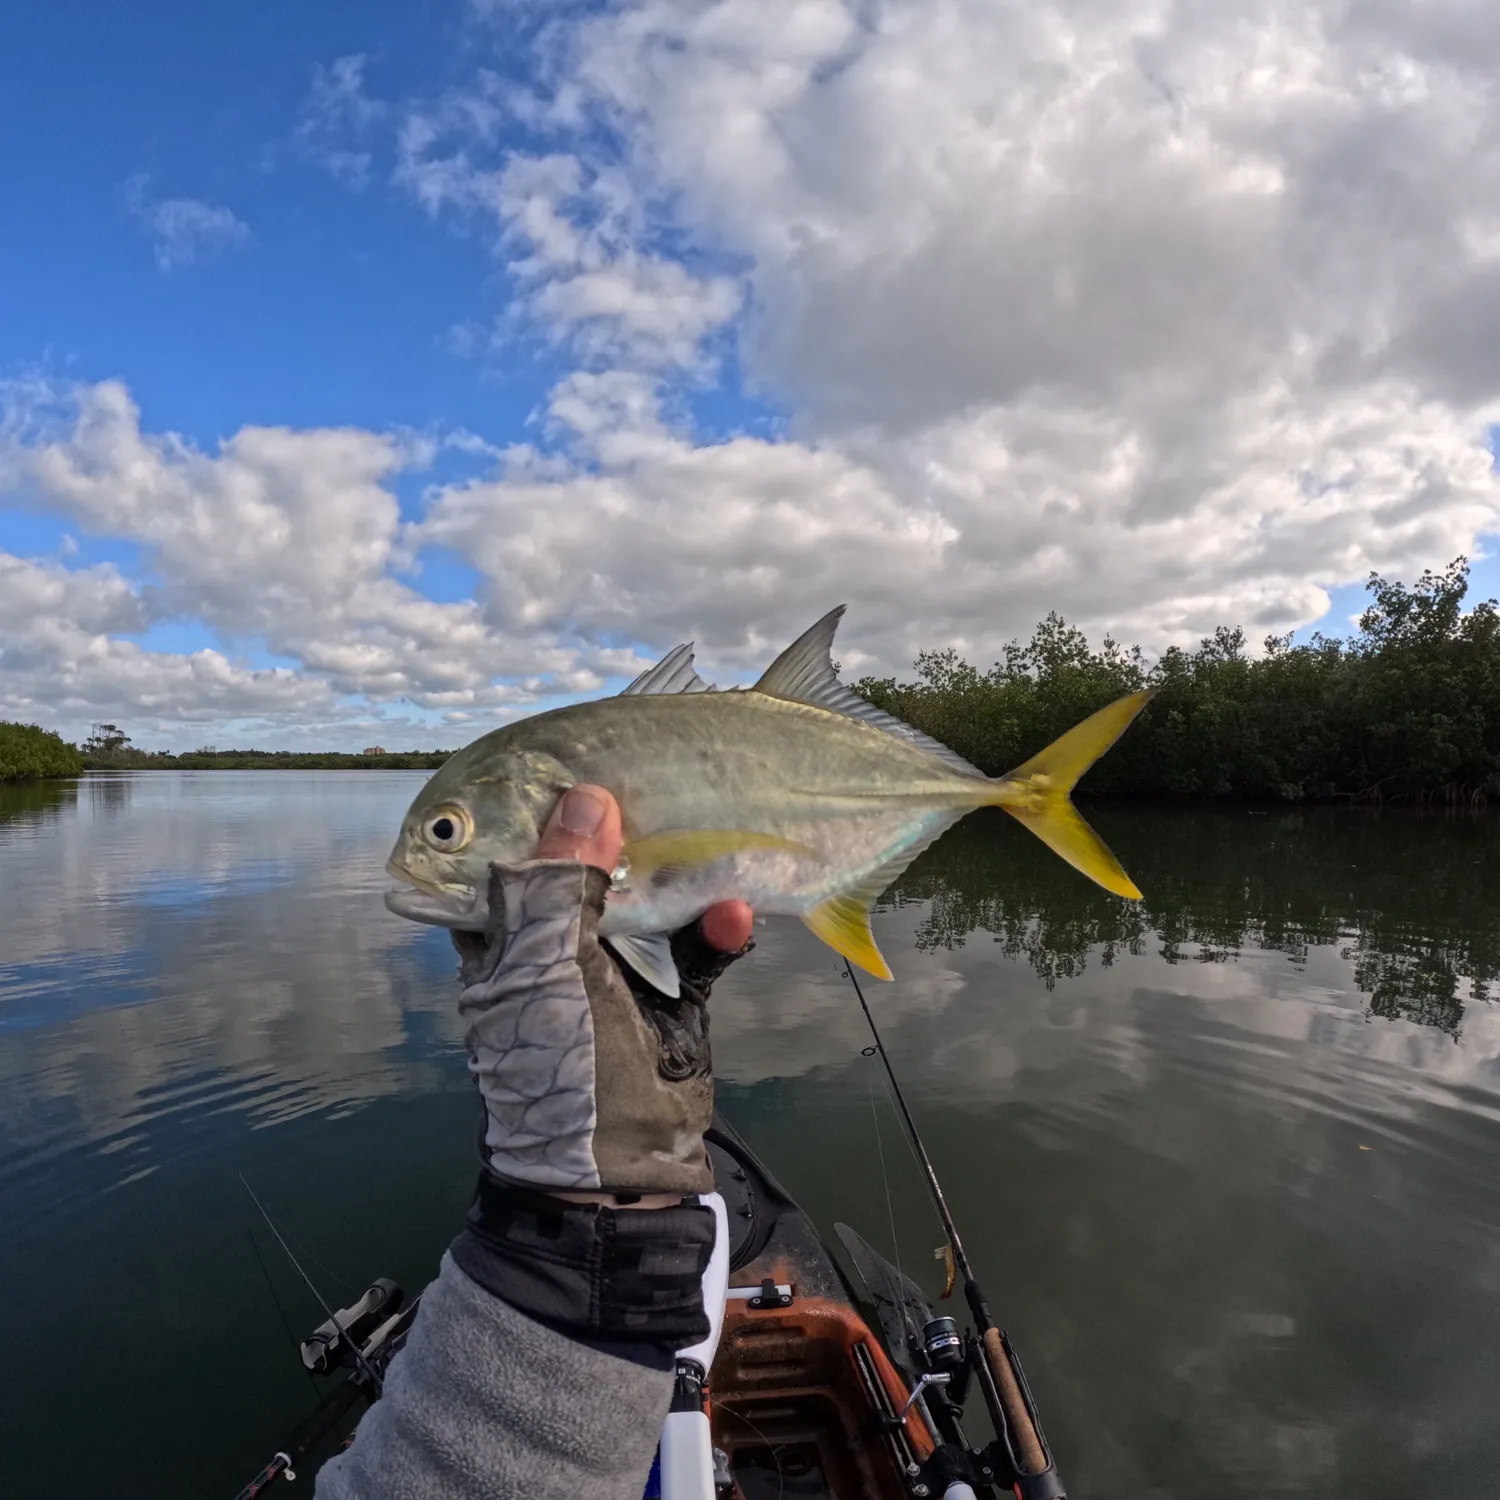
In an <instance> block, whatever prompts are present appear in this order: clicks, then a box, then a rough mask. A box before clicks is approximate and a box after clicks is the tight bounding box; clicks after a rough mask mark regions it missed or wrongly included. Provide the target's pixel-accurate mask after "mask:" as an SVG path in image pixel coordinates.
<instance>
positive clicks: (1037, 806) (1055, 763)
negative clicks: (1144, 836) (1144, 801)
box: [980, 688, 1155, 901]
mask: <svg viewBox="0 0 1500 1500" xmlns="http://www.w3.org/2000/svg"><path fill="white" fill-rule="evenodd" d="M1154 696H1155V693H1154V690H1152V689H1149V688H1148V689H1147V690H1146V691H1144V692H1140V693H1131V694H1130V695H1129V697H1126V698H1119V699H1116V701H1115V702H1113V703H1111V704H1110V705H1109V707H1108V708H1101V709H1100V710H1099V712H1098V713H1096V714H1090V715H1089V717H1088V718H1086V719H1085V720H1084V721H1083V723H1081V724H1078V725H1075V726H1074V727H1073V728H1072V729H1070V730H1069V731H1068V732H1067V733H1066V734H1065V735H1063V736H1062V738H1061V739H1057V740H1054V741H1053V742H1052V743H1051V744H1050V745H1048V746H1047V748H1046V749H1045V750H1043V751H1041V752H1040V753H1039V754H1037V755H1033V756H1032V757H1031V759H1030V760H1028V761H1027V762H1026V764H1025V765H1023V766H1017V767H1016V769H1015V770H1014V771H1012V772H1011V773H1010V774H1009V775H1008V776H1002V777H1000V778H999V779H998V780H996V781H993V782H991V783H990V788H989V795H987V796H986V797H985V798H984V800H983V802H982V803H981V804H980V805H981V806H993V807H1003V808H1004V809H1005V810H1006V812H1008V813H1009V814H1010V815H1011V817H1013V818H1015V819H1016V820H1017V821H1018V822H1021V823H1024V824H1025V825H1026V827H1028V828H1029V829H1030V830H1031V831H1032V832H1033V833H1034V834H1035V835H1036V836H1037V837H1038V838H1039V839H1040V840H1041V841H1042V842H1043V843H1044V844H1046V845H1047V847H1048V848H1049V849H1052V850H1054V851H1055V852H1056V853H1058V854H1060V855H1062V857H1063V858H1064V859H1065V860H1067V862H1068V863H1069V864H1070V865H1072V866H1073V868H1074V869H1075V870H1082V871H1083V873H1084V874H1085V875H1087V876H1088V877H1089V879H1090V880H1093V881H1096V882H1097V883H1098V884H1100V885H1102V886H1103V887H1104V889H1105V890H1107V891H1113V892H1114V894H1115V895H1117V896H1128V897H1130V899H1131V900H1132V901H1139V900H1140V898H1141V893H1140V891H1138V890H1137V889H1136V886H1135V882H1134V881H1133V880H1131V878H1130V877H1129V876H1128V875H1127V874H1126V873H1125V871H1124V870H1123V869H1121V868H1120V862H1119V860H1117V859H1116V858H1115V857H1114V855H1113V854H1111V853H1110V852H1109V850H1108V848H1106V847H1105V844H1104V840H1103V839H1101V838H1100V837H1099V835H1098V834H1097V833H1095V832H1094V830H1093V829H1092V828H1090V827H1089V825H1088V824H1087V823H1085V822H1084V821H1083V819H1082V818H1081V817H1079V815H1078V809H1077V808H1076V807H1074V806H1073V804H1072V803H1071V802H1070V801H1069V800H1068V793H1069V792H1071V791H1072V790H1073V786H1074V783H1075V782H1076V781H1077V780H1078V778H1079V777H1080V776H1082V775H1083V773H1084V772H1085V771H1087V770H1088V768H1089V767H1090V766H1091V765H1093V763H1094V762H1095V761H1096V760H1098V759H1099V757H1100V756H1101V755H1103V754H1104V752H1105V751H1106V750H1108V749H1109V747H1110V746H1111V745H1113V744H1114V742H1115V741H1116V740H1117V739H1119V737H1120V736H1121V735H1122V734H1123V733H1124V732H1125V730H1126V729H1127V728H1128V727H1129V725H1130V721H1131V720H1132V719H1133V718H1135V716H1136V715H1137V714H1138V713H1140V711H1141V710H1142V709H1143V708H1144V707H1145V706H1146V705H1147V703H1149V702H1150V701H1151V699H1152V698H1153V697H1154Z"/></svg>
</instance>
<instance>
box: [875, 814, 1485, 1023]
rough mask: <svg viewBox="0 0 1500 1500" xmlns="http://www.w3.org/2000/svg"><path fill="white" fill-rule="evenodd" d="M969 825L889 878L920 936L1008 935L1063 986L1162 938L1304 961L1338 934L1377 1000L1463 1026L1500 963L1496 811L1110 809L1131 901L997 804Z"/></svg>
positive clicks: (1225, 953)
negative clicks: (1017, 825)
mask: <svg viewBox="0 0 1500 1500" xmlns="http://www.w3.org/2000/svg"><path fill="white" fill-rule="evenodd" d="M998 816H999V815H993V816H988V815H987V816H985V817H975V818H972V819H969V820H968V821H966V822H965V823H964V824H962V825H960V826H959V827H958V828H957V829H955V830H954V831H953V832H952V833H951V834H950V835H949V836H948V837H947V838H945V839H944V840H943V841H942V843H941V844H940V845H939V846H938V847H937V848H936V849H935V850H934V851H933V852H932V855H931V857H929V858H927V859H924V860H921V861H919V862H918V863H917V864H916V865H914V866H913V867H912V869H911V870H909V871H908V872H907V874H906V875H905V876H904V877H903V878H902V880H901V881H900V882H899V883H898V884H897V886H896V887H895V888H894V889H893V890H892V891H891V892H890V894H889V897H888V900H889V901H890V902H891V903H892V904H894V905H898V906H899V905H903V904H910V903H917V902H920V903H926V904H927V910H926V912H925V914H924V916H923V918H922V920H921V921H920V923H919V924H918V927H917V932H916V936H915V942H916V945H917V947H918V948H919V949H920V950H922V951H924V952H931V951H933V950H936V949H949V950H951V949H954V948H957V947H960V946H961V945H962V944H963V943H964V942H965V941H966V940H967V939H968V938H970V937H972V936H974V935H975V934H980V933H982V934H986V935H988V936H991V937H993V938H994V940H995V941H996V942H997V943H998V944H999V945H1000V949H1001V951H1002V952H1003V953H1004V954H1005V955H1006V957H1008V958H1016V959H1024V960H1025V961H1026V962H1027V963H1029V964H1030V965H1031V967H1032V968H1033V969H1034V970H1035V971H1036V972H1037V974H1038V975H1040V976H1041V977H1042V978H1043V979H1044V980H1045V981H1046V982H1047V983H1048V986H1049V987H1051V986H1053V985H1055V984H1056V982H1057V981H1058V980H1059V979H1064V978H1072V977H1076V976H1077V975H1078V974H1080V973H1081V972H1082V971H1083V970H1084V968H1085V967H1086V966H1087V965H1088V964H1089V963H1098V964H1099V965H1101V966H1103V967H1106V968H1107V967H1109V966H1110V965H1111V964H1112V963H1114V962H1115V960H1116V959H1117V958H1118V957H1119V956H1120V955H1121V954H1126V953H1129V954H1136V955H1139V954H1142V953H1145V952H1146V951H1147V949H1148V947H1150V948H1151V949H1153V950H1154V951H1155V953H1156V955H1157V956H1158V957H1159V958H1160V959H1161V960H1162V961H1163V962H1165V963H1168V964H1177V963H1182V962H1195V963H1226V962H1228V961H1230V960H1233V959H1238V958H1239V957H1240V956H1241V955H1242V954H1243V952H1244V951H1245V950H1246V949H1251V948H1256V949H1262V950H1268V951H1272V952H1276V953H1282V954H1285V955H1286V956H1287V957H1288V958H1289V959H1291V960H1292V961H1293V962H1294V963H1295V964H1298V965H1306V963H1307V962H1308V959H1309V956H1310V955H1311V953H1312V952H1313V950H1315V949H1318V948H1330V949H1336V950H1337V951H1338V953H1339V955H1340V956H1341V957H1342V958H1343V959H1345V960H1347V961H1348V962H1349V963H1350V964H1352V966H1353V967H1352V977H1353V983H1354V986H1355V987H1356V988H1357V989H1358V990H1359V991H1360V992H1361V993H1362V994H1364V995H1367V996H1368V997H1369V1007H1368V1011H1369V1014H1370V1015H1372V1016H1382V1017H1386V1018H1389V1019H1401V1020H1408V1021H1414V1022H1416V1023H1418V1024H1420V1025H1423V1026H1433V1027H1436V1028H1437V1029H1438V1030H1440V1031H1444V1032H1447V1033H1448V1034H1449V1035H1450V1036H1452V1037H1454V1038H1455V1039H1457V1037H1458V1036H1459V1034H1460V1032H1461V1029H1462V1024H1463V1019H1464V1010H1465V1004H1466V1003H1468V1004H1483V1003H1485V1002H1487V1001H1488V1000H1489V998H1490V986H1491V985H1492V984H1493V982H1494V981H1495V979H1496V978H1497V977H1500V839H1497V837H1496V834H1497V832H1500V824H1497V822H1496V820H1495V819H1493V818H1483V817H1480V818H1476V817H1468V816H1465V817H1443V816H1440V815H1422V814H1415V813H1407V814H1402V813H1386V814H1381V815H1374V814H1365V813H1359V812H1350V811H1343V810H1332V809H1317V810H1312V811H1305V812H1296V813H1287V812H1281V813H1269V814H1261V813H1254V812H1220V813H1214V814H1211V815H1210V814H1204V813H1192V814H1184V813H1182V812H1180V811H1178V810H1175V809H1145V810H1138V811H1132V812H1117V811H1112V812H1106V814H1105V815H1104V818H1103V819H1102V820H1101V822H1102V826H1105V827H1106V828H1107V829H1108V830H1109V836H1110V839H1111V841H1112V842H1113V843H1114V845H1115V846H1116V848H1117V850H1118V851H1119V852H1120V854H1121V856H1122V858H1123V860H1124V863H1125V865H1126V867H1127V868H1128V869H1129V870H1131V871H1132V873H1133V874H1134V875H1135V877H1136V880H1137V882H1138V884H1139V885H1140V886H1141V888H1142V890H1143V891H1144V893H1145V899H1144V900H1143V901H1141V902H1139V903H1135V902H1122V901H1117V900H1115V899H1114V898H1112V897H1110V896H1107V895H1106V894H1104V893H1103V892H1101V891H1099V890H1098V889H1097V888H1096V887H1093V886H1090V885H1088V884H1086V883H1085V882H1083V881H1081V880H1079V879H1078V878H1077V876H1076V875H1074V874H1073V873H1072V872H1071V871H1070V870H1068V869H1066V868H1065V867H1064V866H1063V865H1061V864H1060V863H1059V862H1058V861H1055V860H1053V861H1042V860H1037V859H1030V858H1020V859H1017V858H1016V857H1015V856H1016V845H1015V842H1014V840H1013V838H1010V837H1006V836H1004V833H1003V831H1002V830H1001V829H1000V828H999V827H998V825H997V824H996V822H995V821H994V819H995V818H996V817H998Z"/></svg>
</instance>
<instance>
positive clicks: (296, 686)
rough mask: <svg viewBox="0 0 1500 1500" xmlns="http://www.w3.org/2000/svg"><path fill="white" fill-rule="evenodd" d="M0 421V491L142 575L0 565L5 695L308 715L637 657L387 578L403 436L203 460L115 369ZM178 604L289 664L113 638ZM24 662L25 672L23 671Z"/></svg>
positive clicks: (558, 683)
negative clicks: (133, 556)
mask: <svg viewBox="0 0 1500 1500" xmlns="http://www.w3.org/2000/svg"><path fill="white" fill-rule="evenodd" d="M5 418H6V419H5V421H4V423H3V424H0V491H5V490H8V491H10V492H11V493H13V494H16V495H22V496H25V497H26V498H27V499H28V500H29V502H30V503H31V504H33V505H36V506H40V507H43V508H46V509H47V510H49V511H51V512H53V513H60V514H62V515H64V516H66V517H67V518H68V520H69V521H70V522H71V523H73V524H75V525H76V526H77V527H78V528H79V529H80V530H81V531H84V532H87V533H90V534H93V535H103V536H110V537H120V538H126V539H128V540H130V541H132V542H135V543H137V544H138V545H139V546H141V547H142V548H143V549H144V554H145V558H146V561H147V564H148V565H149V567H150V568H151V570H152V572H153V573H154V574H155V575H157V576H158V577H159V579H160V582H159V583H157V584H155V585H153V586H152V588H151V589H150V590H149V593H148V592H147V591H139V592H137V591H133V590H132V589H131V587H130V586H129V585H128V584H127V583H126V582H125V580H124V579H123V578H121V577H120V575H119V574H118V573H117V572H116V571H115V570H113V569H102V570H101V569H93V570H78V571H74V572H69V571H67V570H66V569H64V568H62V567H60V566H58V565H56V564H40V563H35V562H23V561H22V560H21V559H11V560H10V562H9V563H8V564H7V567H8V568H9V569H10V571H9V572H6V573H0V583H3V585H4V587H5V588H6V589H7V590H8V598H9V600H10V605H9V607H7V608H6V609H5V610H4V612H3V613H0V648H3V650H4V656H3V657H0V668H3V670H4V675H5V677H6V678H7V680H8V681H9V682H10V683H11V685H12V691H13V694H14V695H15V698H16V701H18V702H19V701H21V700H22V699H24V700H26V701H39V702H42V703H44V704H48V703H50V704H51V706H52V707H51V711H52V713H53V714H56V713H60V712H64V711H67V712H68V713H69V714H70V716H71V714H72V712H73V711H74V709H75V707H79V708H80V709H81V706H82V705H85V704H92V705H93V706H94V707H96V708H100V709H101V710H102V709H104V708H108V709H109V710H110V711H112V712H113V711H119V712H123V711H124V708H123V707H120V706H119V705H122V704H126V705H128V704H134V706H135V707H136V709H137V710H138V711H147V710H152V709H160V710H161V711H163V712H165V711H166V706H167V705H168V704H169V703H170V702H171V694H172V691H173V690H174V689H175V690H177V691H178V692H179V693H180V701H181V704H182V715H183V717H186V718H214V717H220V718H235V717H242V716H244V715H245V714H268V715H272V716H273V717H274V716H275V715H277V714H281V715H284V716H286V717H288V718H291V717H296V716H298V715H302V714H311V713H318V714H326V713H329V712H331V711H332V709H333V706H334V704H335V703H336V701H337V700H338V699H339V698H340V697H349V698H359V699H363V700H365V701H373V702H377V703H383V702H386V703H388V702H394V701H396V700H404V701H406V702H409V703H412V704H414V705H416V706H417V707H418V708H422V709H431V710H463V711H475V710H478V711H481V712H480V717H481V718H483V717H484V715H485V713H493V712H497V711H503V710H504V709H505V708H506V707H507V706H509V705H514V704H521V703H528V702H534V701H536V698H537V697H538V695H539V694H540V693H542V692H545V691H575V692H577V691H589V690H597V689H598V688H599V687H600V686H602V684H603V681H604V677H605V675H614V674H616V673H620V672H625V671H632V670H639V668H640V666H641V665H642V663H641V662H640V661H639V660H638V658H637V657H636V655H635V653H634V652H632V651H631V650H629V649H628V648H626V649H622V648H619V647H589V646H587V645H584V644H580V643H579V642H578V640H577V637H576V635H573V634H571V633H569V632H566V631H561V632H553V633H551V634H548V633H543V632H537V631H527V632H526V633H524V634H518V635H507V634H505V633H504V632H502V631H499V630H496V629H495V628H494V627H493V625H492V624H491V623H490V621H489V620H488V619H487V617H486V612H485V608H484V606H483V605H482V604H481V602H479V601H475V600H469V601H465V602H461V603H453V604H440V603H435V602H433V601H432V600H430V599H428V598H426V597H424V596H423V595H422V594H420V593H418V592H417V591H416V590H415V589H414V588H412V587H411V586H410V585H409V584H408V583H406V582H404V581H403V580H402V578H401V577H400V576H399V575H400V574H401V572H402V571H403V569H405V568H406V567H408V566H409V565H410V564H411V563H412V562H413V561H414V560H416V559H417V557H418V553H419V548H420V545H421V544H422V543H421V539H420V538H412V537H408V536H406V535H405V534H404V533H405V531H406V528H404V527H403V524H402V522H401V517H400V513H399V507H398V504H397V501H396V497H395V495H394V494H393V493H392V491H391V490H390V488H389V487H388V482H389V481H390V480H391V479H392V478H393V477H394V476H395V475H396V474H397V473H399V472H401V471H403V470H406V469H410V468H413V467H418V466H420V465H421V464H422V463H424V462H426V461H427V460H428V459H429V458H430V456H431V452H432V445H431V444H430V443H428V442H426V441H424V440H421V439H417V438H413V437H409V436H398V435H391V434H377V433H372V432H367V431H363V430H360V429H313V430H300V431H293V430H290V429H287V428H272V427H261V428H243V429H241V431H240V432H238V433H236V434H235V435H234V436H233V437H231V438H229V439H227V440H226V441H225V442H224V443H222V444H221V445H220V447H219V450H218V451H217V452H216V453H205V452H203V451H201V450H199V449H197V448H195V447H194V446H192V445H191V444H189V443H187V442H185V441H184V440H182V439H181V438H179V437H176V436H174V435H172V434H166V435H153V434H149V433H145V432H143V431H142V429H141V425H140V413H139V411H138V409H137V408H136V406H135V403H134V402H133V401H132V399H131V397H130V394H129V392H128V391H127V390H126V388H125V387H124V386H123V385H122V384H120V383H119V382H115V381H105V382H102V383H100V384H98V385H92V386H87V385H85V386H79V387H75V388H72V389H70V390H66V391H59V390H54V389H52V388H49V387H47V386H43V385H32V386H29V387H24V388H12V390H11V392H10V401H9V403H8V405H7V407H6V410H5ZM454 441H455V442H456V443H457V444H458V445H460V446H463V447H470V448H472V447H473V446H474V445H475V443H474V440H473V439H472V438H471V437H470V436H469V435H467V434H458V435H457V436H456V438H455V440H454ZM480 446H482V445H480ZM180 617H185V618H190V619H194V620H199V621H202V622H204V624H206V625H207V626H209V627H210V628H211V629H213V630H215V631H217V632H218V633H219V634H220V635H221V637H222V638H224V639H226V640H231V641H243V642H247V643H253V644H256V645H264V646H265V647H268V648H269V649H270V650H271V651H272V652H273V653H275V654H277V655H280V656H285V657H288V658H290V659H292V660H293V661H295V662H296V663H297V664H298V666H297V669H296V670H293V669H290V668H278V669H276V670H274V671H264V672H262V671H255V672H250V671H241V670H240V669H238V668H235V667H233V666H231V664H230V662H229V661H228V659H227V658H226V657H224V656H223V655H221V654H220V653H219V652H217V651H205V652H199V653H196V654H194V655H192V656H175V655H172V654H170V653H159V652H148V651H143V650H141V648H139V647H138V646H136V645H135V644H134V643H131V642H128V641H120V640H117V639H114V638H113V637H114V636H115V635H118V634H125V633H130V632H135V631H139V630H141V629H144V628H145V627H146V626H147V625H148V624H150V623H152V622H153V621H154V620H158V619H164V618H180ZM44 647H45V649H43V648H44ZM38 653H40V654H38ZM33 658H35V660H36V662H37V664H38V665H37V671H38V673H39V674H40V675H37V676H35V677H31V676H27V675H25V671H24V670H23V669H26V668H27V664H28V663H29V662H31V661H32V659H33ZM16 674H21V675H16ZM80 674H81V675H80ZM75 679H76V681H75ZM49 683H50V684H51V686H50V687H49ZM59 684H61V685H62V687H63V688H65V689H66V690H67V691H65V692H64V691H60V690H59V686H58V685H59ZM75 686H76V691H75V690H74V688H75ZM122 695H123V696H122Z"/></svg>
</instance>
